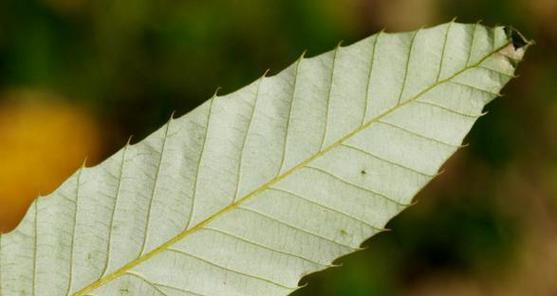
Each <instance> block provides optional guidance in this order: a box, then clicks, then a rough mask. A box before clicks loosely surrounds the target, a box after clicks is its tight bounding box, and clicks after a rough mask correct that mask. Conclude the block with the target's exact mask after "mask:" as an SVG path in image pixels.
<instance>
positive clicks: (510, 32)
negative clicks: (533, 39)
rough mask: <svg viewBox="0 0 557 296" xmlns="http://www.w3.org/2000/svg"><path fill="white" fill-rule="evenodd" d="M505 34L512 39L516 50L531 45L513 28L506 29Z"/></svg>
mask: <svg viewBox="0 0 557 296" xmlns="http://www.w3.org/2000/svg"><path fill="white" fill-rule="evenodd" d="M505 34H507V37H508V38H510V39H511V41H512V43H513V47H514V49H515V50H516V49H519V48H523V47H524V46H526V45H528V44H530V41H528V40H526V38H524V36H523V35H522V34H521V33H520V32H519V31H518V30H516V29H515V28H513V27H509V26H507V27H505Z"/></svg>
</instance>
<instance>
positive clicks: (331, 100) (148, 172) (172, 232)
mask: <svg viewBox="0 0 557 296" xmlns="http://www.w3.org/2000/svg"><path fill="white" fill-rule="evenodd" d="M528 44H529V43H528V42H526V41H525V40H524V38H522V37H521V36H520V35H519V34H518V33H517V32H516V31H514V30H510V29H505V28H503V27H497V28H488V27H484V26H482V25H477V24H476V25H466V24H458V23H449V24H445V25H441V26H437V27H434V28H429V29H423V30H419V31H416V32H410V33H399V34H387V33H383V32H381V33H379V34H376V35H374V36H372V37H370V38H367V39H364V40H362V41H360V42H358V43H356V44H353V45H350V46H347V47H340V46H339V47H337V48H336V49H335V50H333V51H330V52H328V53H325V54H322V55H319V56H317V57H313V58H307V59H306V58H303V57H301V58H300V59H299V60H298V61H297V62H295V63H294V64H293V65H291V66H290V67H288V68H287V69H286V70H284V71H282V72H280V73H279V74H277V75H275V76H272V77H266V76H263V77H261V78H260V79H259V80H257V81H256V82H254V83H252V84H250V85H248V86H247V87H245V88H242V89H241V90H238V91H236V92H234V93H231V94H228V95H225V96H216V95H215V96H214V97H213V98H212V99H211V100H209V101H208V102H206V103H204V104H203V105H201V106H199V107H198V108H197V109H195V110H194V111H192V112H190V113H189V114H187V115H185V116H183V117H181V118H178V119H171V120H170V121H168V123H167V124H166V125H165V126H164V127H163V128H161V129H160V130H158V131H157V132H155V133H153V134H152V135H150V136H149V137H147V138H146V139H145V140H143V141H142V142H140V143H137V144H135V145H127V146H126V147H124V148H123V149H122V150H120V151H119V152H118V153H116V154H115V155H113V156H112V157H110V158H109V159H108V160H106V161H105V162H103V163H102V164H101V165H99V166H96V167H92V168H82V169H81V170H79V171H78V172H77V173H76V174H74V175H73V176H72V177H71V178H70V179H69V180H67V181H66V182H65V183H64V184H63V185H62V186H61V187H60V188H59V189H58V190H57V191H56V192H54V193H53V194H51V195H50V196H49V197H47V198H39V199H38V200H37V201H36V202H35V203H34V204H33V205H32V206H31V208H30V210H29V211H28V213H27V215H26V217H25V218H24V219H23V221H22V222H21V224H20V225H19V226H18V228H17V229H16V230H15V231H13V232H12V233H9V234H5V235H2V236H1V237H0V239H1V241H0V295H6V296H8V295H72V294H73V295H211V296H213V295H226V296H229V295H255V296H260V295H287V294H289V293H291V292H292V291H294V290H296V289H298V288H299V287H298V286H299V280H300V278H301V277H303V276H305V275H307V274H309V273H313V272H316V271H319V270H323V269H326V268H328V267H331V266H332V264H333V262H334V260H335V259H336V258H338V257H340V256H343V255H345V254H348V253H351V252H354V251H356V250H358V249H359V247H360V244H361V243H362V242H363V241H364V240H366V239H367V238H369V237H370V236H372V235H374V234H376V233H378V232H380V231H382V230H383V227H384V226H385V224H386V223H387V222H388V221H389V220H390V219H391V218H392V217H393V216H395V215H396V214H398V213H399V212H400V211H402V210H403V209H405V208H406V207H407V206H409V205H410V204H411V203H412V199H413V197H414V196H415V195H416V193H417V192H418V191H419V190H420V189H421V188H422V187H424V186H425V185H426V184H427V183H428V182H429V181H430V180H431V179H432V178H433V177H434V176H435V175H436V174H437V172H438V170H439V168H440V166H441V165H442V164H443V162H444V161H445V160H446V159H447V158H449V157H450V156H451V155H452V154H453V153H454V152H455V151H456V150H457V149H458V148H459V147H460V144H461V142H462V139H463V138H464V136H465V135H466V133H467V132H468V131H469V129H470V128H471V126H472V124H473V123H474V122H475V121H476V119H477V118H478V117H479V116H481V115H482V109H483V107H484V105H485V104H486V103H488V102H489V101H491V100H492V99H493V98H494V97H495V96H497V94H498V93H499V90H500V89H501V88H502V87H503V85H504V84H505V83H506V82H507V81H508V80H509V79H510V78H511V77H513V75H514V70H515V65H516V64H517V62H518V61H519V60H521V58H522V56H523V54H524V51H525V49H526V47H527V45H528Z"/></svg>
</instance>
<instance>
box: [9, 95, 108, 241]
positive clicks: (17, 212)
mask: <svg viewBox="0 0 557 296" xmlns="http://www.w3.org/2000/svg"><path fill="white" fill-rule="evenodd" d="M2 99H3V100H2V101H3V102H4V103H2V104H0V231H2V232H6V231H9V230H11V229H13V228H15V227H16V226H17V224H18V223H19V221H20V220H21V218H22V217H23V215H24V214H25V212H26V211H27V208H28V206H29V204H30V203H31V202H32V201H33V200H34V199H35V198H36V197H37V196H39V195H46V194H48V193H50V192H52V191H53V190H54V189H56V188H57V187H58V186H59V185H60V184H61V182H63V181H64V180H65V179H66V178H67V177H68V176H70V175H71V174H72V173H73V172H74V171H75V170H76V169H77V168H79V167H80V166H81V164H82V163H83V161H84V159H85V158H87V159H88V160H87V163H94V162H96V161H97V160H98V158H99V157H100V153H101V137H100V129H99V127H98V126H97V124H96V122H95V120H94V119H93V117H92V116H91V115H90V114H89V113H87V112H86V110H85V109H83V108H81V107H78V106H74V105H71V104H68V103H66V102H64V101H62V100H61V99H60V98H57V97H55V96H53V95H49V94H44V93H41V92H38V91H29V90H20V91H11V92H9V93H6V94H4V95H2Z"/></svg>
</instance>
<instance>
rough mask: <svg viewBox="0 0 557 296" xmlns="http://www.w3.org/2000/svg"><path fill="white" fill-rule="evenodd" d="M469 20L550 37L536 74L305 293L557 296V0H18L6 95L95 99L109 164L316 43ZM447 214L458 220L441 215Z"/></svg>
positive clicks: (526, 74)
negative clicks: (359, 248)
mask: <svg viewBox="0 0 557 296" xmlns="http://www.w3.org/2000/svg"><path fill="white" fill-rule="evenodd" d="M455 16H456V17H458V20H459V21H461V22H475V21H476V20H478V19H483V20H484V23H486V24H489V25H495V24H514V25H515V26H516V27H517V28H519V29H520V31H522V32H523V33H524V34H525V35H526V36H527V37H529V38H532V39H534V40H535V41H536V42H537V45H536V46H534V47H532V48H531V49H530V51H529V55H528V57H527V62H526V63H524V65H523V66H522V67H520V68H519V71H518V72H519V75H521V78H520V80H516V81H513V82H511V83H510V85H509V86H508V87H507V88H506V89H505V90H504V95H505V96H504V97H503V98H502V99H500V100H497V101H495V102H494V103H493V104H492V105H490V107H489V109H490V110H494V112H491V113H490V114H488V115H487V116H485V117H483V118H482V119H480V120H479V123H478V125H477V126H476V128H474V129H473V133H472V134H471V135H470V136H469V138H468V142H470V143H471V144H472V145H471V147H470V148H467V149H464V150H462V151H461V152H460V154H459V155H458V156H457V157H456V158H454V159H453V160H452V161H451V162H450V164H449V166H450V167H451V168H450V169H449V170H448V173H447V174H445V175H443V176H441V177H440V178H439V179H438V180H437V181H438V182H436V183H435V184H432V185H434V186H429V187H428V189H427V190H426V191H424V192H422V193H421V194H420V196H419V198H418V199H419V200H420V202H419V203H418V205H417V206H416V207H414V208H412V209H410V210H408V211H407V212H405V213H404V214H403V215H402V216H401V217H400V218H399V219H396V220H395V221H393V222H392V223H391V225H390V228H392V229H393V231H392V232H391V233H385V234H382V235H380V236H379V237H377V238H376V239H373V240H371V241H370V242H369V243H368V245H369V247H370V249H369V250H367V251H364V252H361V253H359V254H358V255H355V256H351V257H348V258H346V259H342V260H340V262H341V263H344V265H345V266H344V268H343V269H342V270H341V269H338V270H332V271H329V272H327V273H326V274H324V275H321V276H315V277H311V278H312V279H313V280H314V281H315V282H314V283H313V284H312V285H311V286H310V287H309V288H308V289H303V290H301V291H300V292H299V293H298V295H366V296H368V295H397V294H399V295H400V294H404V295H447V294H451V295H467V296H468V295H486V294H489V295H557V283H556V282H555V280H554V279H555V278H556V277H557V270H556V269H557V255H555V251H554V250H556V249H557V221H556V220H557V219H555V218H554V217H555V215H556V210H555V208H556V207H557V197H556V196H557V136H556V135H557V83H555V77H557V22H555V19H556V18H557V1H555V0H467V1H461V0H427V1H424V0H350V1H346V0H262V1H251V0H234V1H232V0H205V1H197V0H192V1H167V0H163V1H155V0H140V1H131V0H124V1H106V0H101V1H92V0H34V1H32V0H30V1H18V0H3V1H0V88H1V89H2V90H9V89H13V88H19V87H25V88H32V89H37V88H39V89H47V90H48V91H49V92H50V93H56V94H59V95H61V96H63V97H66V98H68V99H66V103H69V104H86V105H87V106H89V107H90V108H89V109H90V110H91V111H90V112H92V113H93V114H96V115H97V117H98V121H100V122H106V123H107V124H109V128H104V129H102V131H103V137H102V140H103V142H104V143H105V144H106V147H108V148H107V149H106V150H105V151H103V152H104V153H105V155H107V154H109V153H111V152H113V151H115V150H116V148H118V147H121V146H122V145H123V144H124V143H125V142H126V140H127V137H128V136H129V135H130V134H133V135H135V137H134V138H136V139H139V138H141V136H142V135H146V134H148V133H150V132H152V131H153V129H154V128H155V127H158V126H161V125H162V124H163V123H164V122H165V121H166V120H167V119H168V116H169V115H170V113H171V112H172V111H173V110H176V111H177V113H178V114H183V113H185V112H186V111H187V110H190V109H191V108H193V107H194V106H196V105H198V104H199V103H200V102H201V101H203V100H205V99H206V98H208V97H209V96H210V95H211V94H212V93H213V92H214V90H215V88H216V87H217V86H222V87H223V92H229V91H232V90H234V89H236V88H237V87H239V86H241V85H244V84H246V83H247V82H249V81H252V80H254V79H255V78H256V77H259V76H260V75H261V74H262V73H263V72H264V71H265V69H267V68H268V67H270V68H271V72H275V71H276V70H278V69H281V68H284V66H286V65H287V63H288V62H290V61H292V60H294V59H295V58H296V57H297V56H299V55H300V53H301V52H302V51H303V50H304V49H308V55H313V54H316V53H319V52H322V51H323V50H326V49H328V48H332V47H334V46H335V45H336V43H337V42H338V40H344V41H345V43H350V42H351V41H354V40H358V39H361V38H362V37H364V36H367V35H368V34H369V33H372V32H375V31H377V30H380V29H382V28H383V27H386V28H387V30H389V31H394V30H407V29H414V28H415V27H419V26H422V25H423V26H425V25H431V24H435V23H441V22H445V21H447V20H449V19H451V18H453V17H455ZM273 70H275V71H273ZM193 73H195V74H193ZM47 104H49V103H48V102H45V105H47ZM0 108H3V109H4V107H0ZM51 135H52V137H54V134H51ZM53 139H54V138H53ZM4 149H9V148H6V146H5V145H3V143H1V142H0V154H1V153H3V151H6V150H4ZM83 157H85V155H83ZM80 162H81V161H80ZM0 166H3V164H2V163H0ZM63 179H64V178H60V179H57V180H58V181H57V182H59V181H61V180H63ZM14 184H15V183H14ZM13 187H14V188H15V187H17V189H15V190H16V191H23V190H25V188H21V187H20V186H17V185H14V186H13ZM441 207H443V208H444V212H446V213H445V214H444V215H442V217H443V219H440V218H439V217H435V215H432V213H433V212H434V211H436V210H437V209H439V208H441ZM0 208H1V209H4V208H5V204H4V203H2V204H1V205H0ZM6 211H8V212H9V211H10V210H6ZM2 215H4V214H2ZM407 240H408V241H411V242H412V243H403V242H405V241H407ZM430 242H437V243H435V244H433V243H430ZM463 244H466V245H467V246H462V245H463ZM484 250H486V251H484ZM493 254H497V256H493Z"/></svg>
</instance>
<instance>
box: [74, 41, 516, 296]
mask: <svg viewBox="0 0 557 296" xmlns="http://www.w3.org/2000/svg"><path fill="white" fill-rule="evenodd" d="M509 44H511V42H507V43H505V45H503V46H501V47H499V48H497V49H495V50H494V51H492V52H490V53H489V54H487V55H486V56H485V57H483V58H482V59H480V60H479V61H478V62H477V63H475V64H473V65H470V66H466V67H464V68H462V69H461V70H460V71H458V72H456V73H455V74H453V75H451V76H450V77H448V78H445V79H443V80H440V81H437V82H435V83H434V84H432V85H431V86H429V87H427V88H426V89H424V90H422V91H421V92H419V93H418V94H416V95H415V96H413V97H411V98H410V99H408V100H406V101H404V102H403V103H401V104H398V105H396V106H394V107H392V108H391V109H389V110H387V111H385V112H384V113H382V114H379V115H378V116H376V117H375V118H373V119H371V120H369V121H368V122H367V123H365V124H364V125H361V126H360V127H358V128H357V129H355V130H354V131H352V132H350V133H349V134H347V135H346V136H344V137H342V138H341V139H339V140H338V141H336V142H334V143H333V144H331V145H329V146H328V147H327V148H325V149H323V150H321V151H319V152H318V153H316V154H315V155H313V156H312V157H310V158H308V159H306V160H304V161H302V162H301V163H299V164H298V165H296V166H294V167H292V168H291V169H289V170H288V171H286V172H284V173H283V174H282V175H279V176H276V177H275V178H273V179H271V180H270V181H269V182H267V183H265V184H263V185H261V186H260V187H259V188H257V189H255V190H254V191H252V192H250V193H248V194H246V195H245V196H244V197H242V198H240V199H238V200H237V201H236V202H234V203H231V204H230V205H228V206H227V207H224V208H223V209H221V210H220V211H218V212H216V213H215V214H213V215H211V216H209V217H208V218H207V219H205V220H203V221H201V222H200V223H198V224H197V225H195V226H194V227H192V228H190V229H188V230H186V231H183V232H181V233H180V234H178V235H177V236H175V237H174V238H172V239H170V240H168V241H167V242H165V243H164V244H162V245H160V246H159V247H157V248H155V249H153V250H152V251H150V252H149V253H146V254H145V255H143V256H140V257H138V258H137V259H135V260H133V261H131V262H130V263H128V264H126V265H124V266H122V267H121V268H120V269H118V270H116V271H115V272H113V273H111V274H109V275H107V276H105V277H102V278H100V279H98V280H96V281H95V282H92V283H91V284H89V285H88V286H86V287H84V288H83V289H81V290H79V291H78V292H76V293H74V294H73V295H74V296H84V295H86V294H87V293H89V292H91V291H93V290H94V289H96V288H98V287H100V286H103V285H104V284H106V283H108V282H111V281H112V280H115V279H117V278H119V277H120V276H122V275H124V274H125V273H126V272H127V271H129V270H131V269H132V268H134V267H136V266H137V265H139V264H141V263H142V262H145V261H147V260H149V259H150V258H152V257H154V256H156V255H157V254H159V253H161V252H163V251H164V250H166V249H168V248H169V247H170V246H172V245H173V244H175V243H177V242H179V241H181V240H183V239H185V238H186V237H188V236H189V235H190V234H192V233H195V232H197V231H198V230H201V229H202V228H203V227H205V226H206V225H207V224H209V223H211V222H212V221H213V220H215V219H217V218H219V217H220V216H222V215H224V214H226V213H228V212H230V211H232V210H234V209H236V208H237V207H239V206H240V205H241V204H242V203H244V202H245V201H247V200H250V199H251V198H253V197H255V196H256V195H257V194H259V193H261V192H263V191H265V190H267V189H268V188H269V187H271V186H272V185H274V184H276V183H277V182H279V181H281V180H283V179H284V178H286V177H288V176H290V175H291V174H293V173H294V172H296V171H297V170H299V169H302V168H303V167H305V166H306V165H307V164H308V163H310V162H312V161H314V160H315V159H317V158H319V157H321V156H323V155H325V154H326V153H327V152H329V151H330V150H332V149H334V148H336V147H338V146H339V145H340V144H342V142H344V141H346V140H347V139H349V138H351V137H353V136H354V135H355V134H357V133H359V132H361V131H362V130H365V129H367V128H368V127H369V126H370V125H372V124H373V123H376V122H377V121H378V120H380V119H381V118H383V117H385V116H387V115H389V114H390V113H392V112H394V111H396V110H398V109H399V108H401V107H402V106H405V105H407V104H409V103H411V102H413V101H415V100H416V99H418V98H419V97H421V96H422V95H424V94H425V93H427V92H429V91H430V90H432V89H433V88H435V87H437V86H439V85H441V84H443V83H445V82H448V81H450V80H452V79H453V78H455V77H456V76H458V75H460V74H462V73H463V72H465V71H467V70H470V69H473V68H476V67H478V66H479V65H481V64H482V63H483V62H484V61H485V60H486V59H488V58H489V57H490V56H492V55H493V54H495V53H497V52H499V51H500V50H502V49H503V48H505V47H507V46H508V45H509Z"/></svg>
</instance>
